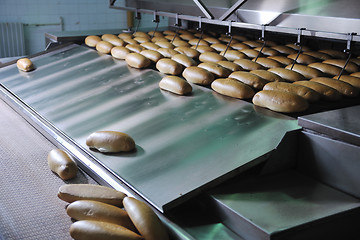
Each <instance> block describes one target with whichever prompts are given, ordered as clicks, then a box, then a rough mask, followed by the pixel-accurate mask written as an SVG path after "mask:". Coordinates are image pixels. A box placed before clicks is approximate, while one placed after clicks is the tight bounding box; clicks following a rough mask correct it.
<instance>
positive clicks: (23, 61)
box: [16, 58, 34, 72]
mask: <svg viewBox="0 0 360 240" xmlns="http://www.w3.org/2000/svg"><path fill="white" fill-rule="evenodd" d="M16 66H17V68H18V69H19V70H21V71H23V72H30V71H32V70H34V65H33V63H32V61H31V60H30V59H28V58H20V59H19V60H17V62H16Z"/></svg>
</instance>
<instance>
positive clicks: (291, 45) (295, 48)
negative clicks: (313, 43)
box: [286, 43, 311, 52]
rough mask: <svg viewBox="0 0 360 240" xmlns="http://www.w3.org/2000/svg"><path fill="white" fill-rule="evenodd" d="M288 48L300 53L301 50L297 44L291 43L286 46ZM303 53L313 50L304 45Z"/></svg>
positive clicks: (302, 47)
mask: <svg viewBox="0 0 360 240" xmlns="http://www.w3.org/2000/svg"><path fill="white" fill-rule="evenodd" d="M286 46H287V47H290V48H292V49H294V50H296V51H298V50H299V49H300V46H299V45H297V44H294V43H289V44H286ZM301 51H303V52H310V51H311V48H309V47H307V46H304V45H302V46H301Z"/></svg>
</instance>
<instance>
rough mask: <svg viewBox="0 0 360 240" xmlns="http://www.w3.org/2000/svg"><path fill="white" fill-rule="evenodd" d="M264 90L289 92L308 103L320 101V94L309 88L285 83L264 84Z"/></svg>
mask: <svg viewBox="0 0 360 240" xmlns="http://www.w3.org/2000/svg"><path fill="white" fill-rule="evenodd" d="M263 89H264V90H277V91H284V92H291V93H294V94H296V95H299V96H300V97H302V98H304V99H306V100H307V101H309V102H316V101H319V100H320V94H319V93H318V92H316V91H314V90H312V89H311V88H308V87H305V86H302V85H298V84H292V83H287V82H270V83H268V84H266V85H265V86H264V88H263Z"/></svg>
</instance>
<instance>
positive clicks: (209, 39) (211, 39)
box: [203, 37, 220, 44]
mask: <svg viewBox="0 0 360 240" xmlns="http://www.w3.org/2000/svg"><path fill="white" fill-rule="evenodd" d="M203 39H204V41H206V42H207V43H209V44H215V43H220V40H219V39H217V38H213V37H206V38H203Z"/></svg>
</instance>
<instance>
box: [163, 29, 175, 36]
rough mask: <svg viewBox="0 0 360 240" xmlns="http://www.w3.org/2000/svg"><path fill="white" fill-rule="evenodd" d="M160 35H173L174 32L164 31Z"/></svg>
mask: <svg viewBox="0 0 360 240" xmlns="http://www.w3.org/2000/svg"><path fill="white" fill-rule="evenodd" d="M162 34H164V35H175V34H176V32H174V31H172V30H165V31H163V32H162Z"/></svg>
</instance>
